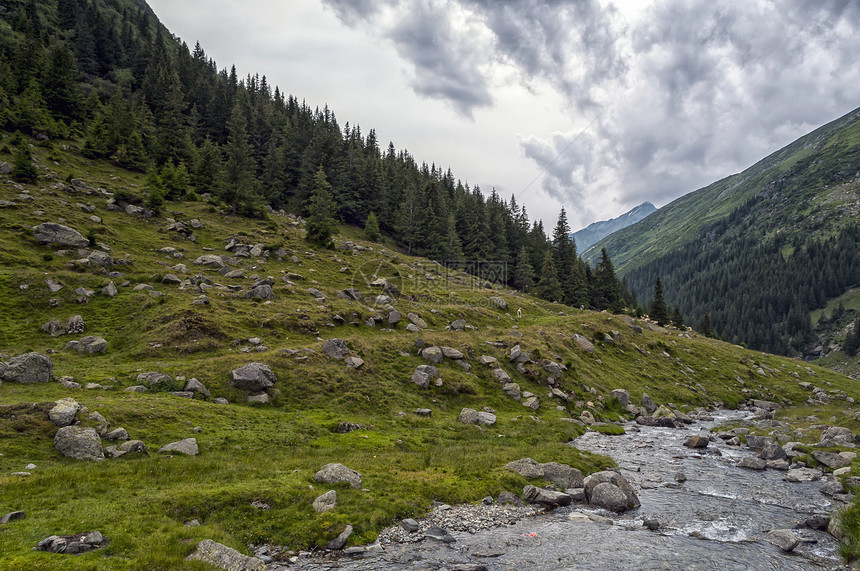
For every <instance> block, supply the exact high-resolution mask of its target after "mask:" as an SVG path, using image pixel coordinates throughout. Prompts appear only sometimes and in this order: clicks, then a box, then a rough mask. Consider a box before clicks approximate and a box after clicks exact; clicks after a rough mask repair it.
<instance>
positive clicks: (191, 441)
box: [158, 438, 200, 456]
mask: <svg viewBox="0 0 860 571" xmlns="http://www.w3.org/2000/svg"><path fill="white" fill-rule="evenodd" d="M158 451H159V452H178V453H179V454H185V455H186V456H197V455H198V454H200V448H199V447H198V446H197V439H196V438H186V439H185V440H179V441H177V442H171V443H170V444H165V445H164V446H162V447H161V448H159V450H158Z"/></svg>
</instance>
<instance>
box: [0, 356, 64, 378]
mask: <svg viewBox="0 0 860 571" xmlns="http://www.w3.org/2000/svg"><path fill="white" fill-rule="evenodd" d="M0 371H2V372H0V375H2V379H3V380H4V381H9V382H11V383H21V384H22V385H32V384H36V383H48V382H50V381H51V377H52V375H53V372H54V363H53V361H51V358H50V357H46V356H45V355H42V354H41V353H24V354H23V355H18V356H17V357H12V358H11V359H10V360H9V363H8V364H7V365H6V367H5V368H4V367H0Z"/></svg>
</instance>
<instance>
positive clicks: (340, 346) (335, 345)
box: [322, 337, 349, 359]
mask: <svg viewBox="0 0 860 571" xmlns="http://www.w3.org/2000/svg"><path fill="white" fill-rule="evenodd" d="M322 352H323V353H325V354H326V355H328V356H329V357H331V358H332V359H343V358H345V357H346V356H347V355H349V347H347V346H346V341H344V340H343V339H338V338H337V337H335V338H334V339H326V340H325V341H324V342H323V344H322Z"/></svg>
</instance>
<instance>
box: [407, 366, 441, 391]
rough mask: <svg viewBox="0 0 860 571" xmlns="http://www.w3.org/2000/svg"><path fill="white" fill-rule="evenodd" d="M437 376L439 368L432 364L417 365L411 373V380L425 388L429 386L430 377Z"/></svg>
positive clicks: (434, 377)
mask: <svg viewBox="0 0 860 571" xmlns="http://www.w3.org/2000/svg"><path fill="white" fill-rule="evenodd" d="M436 378H439V370H438V369H437V368H436V367H434V366H433V365H418V366H417V367H416V368H415V372H414V373H412V382H413V383H415V384H416V385H418V386H419V387H421V388H422V389H426V388H428V387H429V386H430V381H431V380H432V379H436Z"/></svg>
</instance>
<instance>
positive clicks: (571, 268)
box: [552, 208, 588, 305]
mask: <svg viewBox="0 0 860 571" xmlns="http://www.w3.org/2000/svg"><path fill="white" fill-rule="evenodd" d="M552 247H553V255H554V256H555V267H556V271H557V272H558V279H559V281H560V282H561V288H562V292H563V299H562V301H564V302H565V303H567V304H568V305H580V304H582V303H588V300H581V299H579V298H580V293H581V292H580V291H578V290H579V289H580V288H581V285H582V284H581V283H580V281H579V280H578V278H580V277H582V276H576V277H575V276H574V274H575V273H576V261H577V255H576V244H574V243H573V240H572V239H571V238H570V224H568V222H567V213H566V212H565V210H564V208H562V209H561V212H559V214H558V221H557V222H556V225H555V229H553V232H552Z"/></svg>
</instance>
